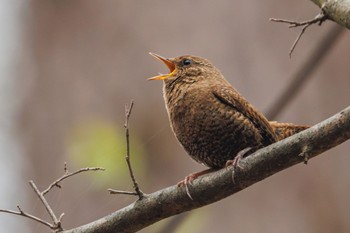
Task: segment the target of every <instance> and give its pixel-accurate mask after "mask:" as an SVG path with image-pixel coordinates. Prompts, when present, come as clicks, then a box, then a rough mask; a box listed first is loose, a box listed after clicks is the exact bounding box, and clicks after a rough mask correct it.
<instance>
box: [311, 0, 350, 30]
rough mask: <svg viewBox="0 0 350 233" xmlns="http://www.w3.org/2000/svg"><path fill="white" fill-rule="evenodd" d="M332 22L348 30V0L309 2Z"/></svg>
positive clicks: (349, 16)
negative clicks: (317, 7)
mask: <svg viewBox="0 0 350 233" xmlns="http://www.w3.org/2000/svg"><path fill="white" fill-rule="evenodd" d="M311 1H312V2H314V3H315V4H316V5H317V6H319V7H320V8H321V9H322V10H323V11H324V12H325V13H326V14H327V16H328V17H329V19H331V20H333V21H334V22H336V23H338V24H340V25H342V26H344V27H346V28H348V29H350V1H349V0H311Z"/></svg>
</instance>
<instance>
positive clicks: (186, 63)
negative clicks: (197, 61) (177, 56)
mask: <svg viewBox="0 0 350 233" xmlns="http://www.w3.org/2000/svg"><path fill="white" fill-rule="evenodd" d="M191 64H192V60H191V59H183V60H182V65H184V66H188V65H191Z"/></svg>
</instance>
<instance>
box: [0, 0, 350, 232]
mask: <svg viewBox="0 0 350 233" xmlns="http://www.w3.org/2000/svg"><path fill="white" fill-rule="evenodd" d="M318 12H319V8H318V7H317V6H316V5H314V4H312V3H311V2H309V1H302V0H299V1H252V0H248V1H239V2H238V1H229V0H223V1H220V4H218V3H216V2H214V1H209V0H205V1H198V0H193V1H185V0H178V1H161V0H156V1H117V0H114V1H112V0H101V1H93V0H84V1H83V0H80V1H78V0H76V1H67V0H63V1H40V0H28V1H21V0H3V1H1V3H0V19H1V20H0V33H1V36H0V51H1V52H0V60H1V62H0V90H1V91H0V95H1V98H0V101H1V104H0V138H1V140H0V159H1V161H2V162H1V163H0V185H1V187H2V188H1V190H2V191H1V192H0V208H3V209H14V210H15V209H16V205H17V204H19V205H20V206H21V207H22V209H23V210H24V211H27V212H29V213H32V214H34V215H36V216H38V217H41V218H44V219H47V220H49V217H48V216H47V213H46V212H45V210H44V208H43V207H42V205H41V203H40V202H39V201H38V199H37V197H36V195H35V194H34V192H33V190H32V189H31V188H30V186H29V185H28V181H29V180H34V182H35V183H36V184H37V186H38V187H39V189H41V190H43V189H45V188H46V187H47V186H48V185H49V184H50V183H51V182H53V181H54V180H56V179H57V178H58V177H60V176H62V175H63V173H64V171H63V167H64V162H67V164H68V169H69V171H74V170H77V169H79V168H81V167H87V166H101V167H105V168H106V169H107V170H106V171H104V172H89V173H84V174H80V175H77V176H75V177H72V178H70V179H69V180H66V181H65V182H64V183H62V189H57V188H55V189H53V190H52V191H51V192H50V193H49V194H48V195H47V198H48V201H49V202H50V204H51V205H52V207H53V209H54V211H55V212H56V214H57V215H60V214H61V213H62V212H64V213H65V217H64V218H63V227H64V228H65V229H69V228H73V227H77V226H79V225H82V224H86V223H88V222H91V221H93V220H96V219H98V218H101V217H103V216H105V215H107V214H109V213H111V212H113V211H115V210H118V209H120V208H122V207H124V206H126V205H128V204H130V203H131V202H133V201H134V200H135V197H129V196H115V195H109V194H108V192H107V191H106V190H107V188H116V189H123V190H132V183H131V181H130V177H129V175H128V172H127V167H126V163H125V160H124V157H125V137H124V128H123V124H124V106H125V104H128V103H130V100H131V99H132V100H134V102H135V106H134V110H133V112H132V115H131V119H130V128H131V129H130V130H131V131H130V134H131V136H130V137H131V156H132V158H131V159H132V163H133V167H134V171H135V176H136V178H137V179H138V181H139V183H140V186H141V189H142V190H143V191H144V192H146V193H151V192H154V191H156V190H159V189H162V188H165V187H167V186H170V185H174V184H176V183H177V182H178V181H179V180H181V179H183V178H184V177H185V176H186V175H188V174H189V173H191V172H195V171H200V170H203V169H204V167H202V166H201V165H198V164H196V163H195V162H193V161H192V160H191V159H190V158H189V157H188V156H187V155H186V153H185V151H184V150H183V149H182V148H181V146H180V145H179V143H178V142H177V141H176V139H175V137H174V136H173V133H172V132H171V129H170V127H169V123H168V118H167V115H166V111H165V108H164V102H163V97H162V83H161V82H155V81H154V82H150V81H147V80H146V79H147V78H149V77H152V76H154V75H155V74H157V73H158V72H166V70H167V69H166V68H165V67H164V65H163V64H161V63H160V62H158V61H156V60H155V59H154V58H152V57H150V56H149V55H148V52H150V51H151V52H155V53H159V54H161V55H163V56H166V57H174V56H178V55H184V54H192V55H198V56H202V57H205V58H208V59H209V60H211V61H212V62H213V63H214V64H215V65H216V66H217V67H218V68H219V69H220V70H221V71H222V73H223V74H224V75H225V77H226V78H227V79H228V80H229V82H230V83H232V84H233V85H234V86H235V87H236V88H237V89H238V90H239V91H240V92H241V94H243V95H244V96H245V97H246V98H247V99H248V100H249V101H250V102H251V103H252V104H253V105H255V106H256V107H257V108H258V109H260V110H261V111H262V112H264V113H267V112H268V110H269V109H271V107H272V106H273V104H274V103H275V101H276V100H277V99H278V98H280V95H281V94H282V93H283V92H284V91H285V90H286V88H287V87H288V85H289V84H290V83H291V81H292V79H293V78H294V77H293V76H294V75H295V74H296V73H297V71H298V70H299V69H300V67H301V66H303V65H304V64H305V63H306V62H307V60H308V58H309V56H310V54H311V53H312V52H313V51H314V50H317V49H320V50H322V49H323V48H318V42H319V41H320V40H322V38H324V37H325V36H326V35H328V34H329V32H330V30H332V28H333V27H335V26H336V25H335V24H334V23H332V22H326V23H325V24H323V25H322V26H321V27H318V26H311V27H310V28H309V29H308V30H307V31H306V33H305V34H304V36H303V37H302V39H301V41H300V43H299V44H298V46H297V48H296V50H295V51H294V54H293V56H292V58H291V59H290V58H289V56H288V51H289V48H290V46H291V45H292V43H293V41H294V39H295V38H296V36H297V35H298V33H299V32H300V29H288V28H287V26H286V25H283V24H278V23H272V22H269V20H268V19H269V18H271V17H278V18H287V19H296V20H305V19H309V18H313V17H314V16H315V15H316V14H317V13H318ZM349 41H350V34H349V33H348V32H347V31H344V32H343V33H342V34H341V35H340V36H339V38H338V39H337V40H336V42H335V44H334V45H333V47H332V49H330V51H329V52H328V53H327V55H326V57H325V58H324V59H323V60H322V62H321V63H320V64H319V66H318V67H317V69H316V70H315V72H313V73H312V74H311V76H310V79H309V80H308V81H307V82H305V83H304V84H303V85H302V88H301V89H300V92H299V93H298V94H297V95H296V97H295V98H294V99H293V100H292V101H291V102H290V104H288V105H286V106H285V108H284V110H283V112H281V114H279V115H278V116H277V117H276V118H274V119H271V120H278V121H283V122H294V123H299V124H310V125H313V124H316V123H318V122H320V121H322V120H324V119H326V118H328V117H329V116H331V115H333V114H335V113H337V112H339V111H340V110H342V109H343V108H345V107H346V106H348V105H349V99H350V92H349V89H350V79H349V74H350V66H349V65H348V56H349V51H350V45H349ZM349 152H350V143H349V142H346V143H344V144H342V145H340V146H338V147H336V148H334V149H332V150H330V151H329V152H327V153H324V154H323V155H322V156H319V157H317V158H315V159H313V160H311V161H310V162H309V164H308V165H307V166H305V165H303V164H300V165H297V166H295V167H293V168H291V169H288V170H286V171H283V172H281V173H278V174H277V175H275V176H273V177H271V178H269V179H266V180H264V181H262V182H260V183H258V184H256V185H254V186H252V187H250V188H248V189H246V190H244V191H242V192H240V193H238V194H236V195H234V196H231V197H229V198H227V199H225V200H222V201H220V202H218V203H215V204H212V205H210V206H206V207H203V208H201V209H197V210H194V211H192V212H190V213H186V214H182V215H179V217H175V218H174V217H173V218H169V219H166V220H163V221H161V222H159V223H157V224H154V225H152V226H150V227H148V228H146V229H144V230H142V231H141V232H144V233H148V232H178V233H180V232H193V233H196V232H204V233H209V232H269V233H273V232H276V233H277V232H285V233H288V232H299V233H303V232H305V233H306V232H308V233H310V232H317V233H323V232H324V233H326V232H327V233H328V232H338V233H339V232H349V231H350V222H349V221H348V220H349V218H350V201H349V196H350V182H349V176H350V170H349V164H350V157H349ZM218 191H219V190H218ZM173 224H175V225H176V227H174V228H176V230H175V231H172V230H171V228H172V227H173ZM0 226H1V227H0V228H1V231H2V232H23V231H25V232H35V233H40V232H49V231H50V230H49V229H48V228H47V227H45V226H43V225H40V224H38V223H36V222H33V221H30V220H28V219H24V218H21V217H18V216H14V215H8V214H2V213H0Z"/></svg>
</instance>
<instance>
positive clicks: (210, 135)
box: [149, 53, 309, 188]
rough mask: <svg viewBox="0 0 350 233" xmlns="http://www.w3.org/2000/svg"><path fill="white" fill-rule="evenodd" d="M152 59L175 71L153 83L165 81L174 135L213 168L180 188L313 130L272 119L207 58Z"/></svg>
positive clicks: (192, 153)
mask: <svg viewBox="0 0 350 233" xmlns="http://www.w3.org/2000/svg"><path fill="white" fill-rule="evenodd" d="M150 55H151V56H153V57H155V58H156V59H158V60H160V61H161V62H163V63H164V64H165V65H166V66H167V68H168V69H169V73H167V74H162V73H159V74H158V75H156V76H154V77H151V78H149V80H163V97H164V100H165V107H166V110H167V113H168V116H169V121H170V126H171V129H172V131H173V132H174V134H175V136H176V138H177V140H178V141H179V142H180V144H181V145H182V147H183V148H184V149H185V151H186V152H187V153H188V154H189V155H190V157H192V159H194V160H195V161H196V162H198V163H200V164H203V165H205V166H207V167H208V169H206V170H204V171H201V172H196V173H192V174H190V175H188V176H186V177H185V179H184V180H183V181H180V182H179V183H178V186H182V185H185V186H186V188H187V184H189V183H191V182H192V181H193V180H194V179H196V178H197V177H199V176H201V175H204V174H207V173H209V172H212V171H214V170H217V169H221V168H224V167H226V166H228V165H230V164H233V165H235V166H236V165H237V159H240V158H242V157H243V156H248V155H246V154H248V153H247V152H248V151H250V152H251V151H254V150H256V149H258V148H262V147H265V146H268V145H270V144H273V143H275V142H277V141H279V140H282V139H284V138H286V137H289V136H291V135H293V134H295V133H298V132H300V131H302V130H305V129H307V128H308V127H309V126H305V125H295V124H292V123H280V122H276V121H269V120H267V119H266V117H265V116H264V115H263V114H262V113H261V112H259V111H258V110H257V109H256V108H255V107H254V106H253V105H252V104H250V103H249V102H248V101H247V100H246V99H245V98H244V97H243V96H242V95H241V94H240V93H239V92H238V91H237V90H236V89H235V88H234V87H233V86H232V85H231V84H230V83H229V82H228V81H227V80H226V79H225V78H224V76H223V75H222V73H221V72H220V71H219V70H218V69H217V68H216V67H215V66H214V65H213V64H212V63H211V62H210V61H209V60H207V59H205V58H201V57H197V56H192V55H184V56H178V57H175V58H165V57H162V56H160V55H158V54H155V53H150ZM252 149H253V150H252Z"/></svg>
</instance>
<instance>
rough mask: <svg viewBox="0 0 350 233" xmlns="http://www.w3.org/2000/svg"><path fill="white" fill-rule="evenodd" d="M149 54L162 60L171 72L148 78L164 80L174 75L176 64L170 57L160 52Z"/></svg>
mask: <svg viewBox="0 0 350 233" xmlns="http://www.w3.org/2000/svg"><path fill="white" fill-rule="evenodd" d="M149 54H150V55H151V56H153V57H155V58H157V59H158V60H160V61H162V62H163V63H164V64H165V65H166V66H167V67H168V69H169V74H160V75H157V76H154V77H152V78H149V79H148V80H164V79H167V78H169V77H170V76H172V75H173V74H174V73H175V72H176V67H175V64H174V63H173V62H172V61H170V60H169V59H167V58H164V57H162V56H160V55H158V54H155V53H149Z"/></svg>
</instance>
